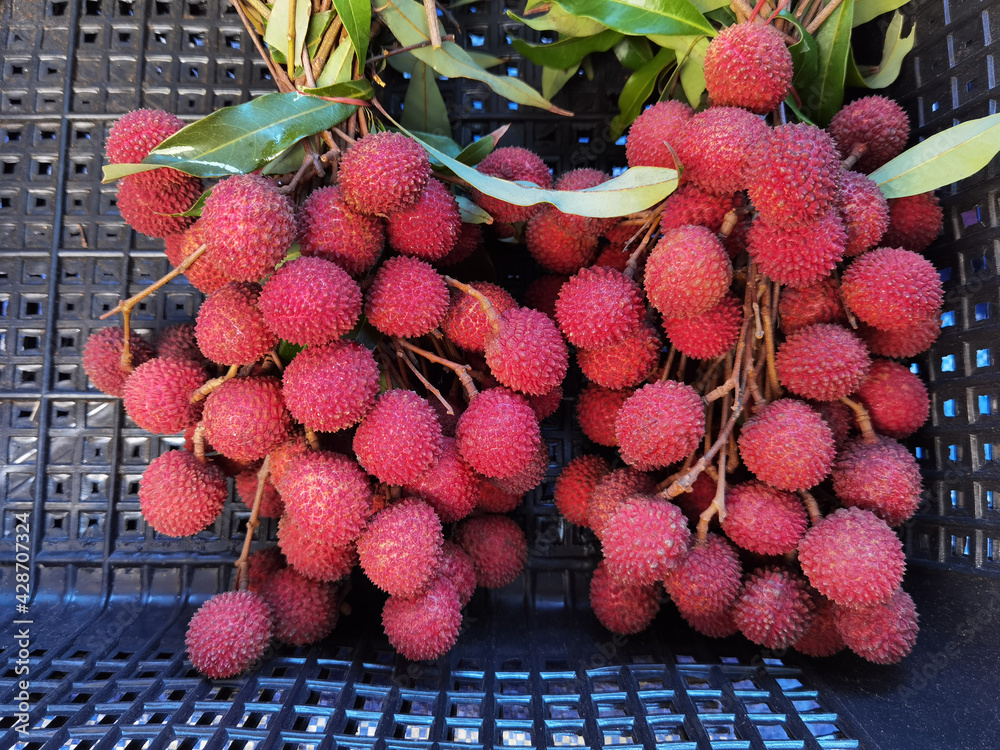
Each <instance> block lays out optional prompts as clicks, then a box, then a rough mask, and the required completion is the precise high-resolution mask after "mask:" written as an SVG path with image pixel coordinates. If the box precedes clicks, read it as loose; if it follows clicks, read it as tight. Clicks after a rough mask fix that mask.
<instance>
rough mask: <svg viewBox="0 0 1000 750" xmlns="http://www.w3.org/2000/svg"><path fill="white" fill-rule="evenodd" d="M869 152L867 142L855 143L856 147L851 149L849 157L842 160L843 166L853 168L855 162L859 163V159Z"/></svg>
mask: <svg viewBox="0 0 1000 750" xmlns="http://www.w3.org/2000/svg"><path fill="white" fill-rule="evenodd" d="M867 152H868V144H867V143H855V144H854V147H853V148H852V149H851V153H849V154H848V155H847V158H846V159H844V160H843V161H842V162H841V166H843V167H844V169H851V168H852V167H853V166H854V165H855V164H857V163H858V159H860V158H861V157H862V156H864V155H865V154H866V153H867Z"/></svg>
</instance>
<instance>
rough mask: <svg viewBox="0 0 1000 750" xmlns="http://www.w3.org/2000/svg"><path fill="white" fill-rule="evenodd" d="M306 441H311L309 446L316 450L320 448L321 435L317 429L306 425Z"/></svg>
mask: <svg viewBox="0 0 1000 750" xmlns="http://www.w3.org/2000/svg"><path fill="white" fill-rule="evenodd" d="M305 431H306V442H307V443H309V447H310V448H312V449H313V450H314V451H318V450H319V435H317V434H316V430H314V429H313V428H312V427H306V428H305Z"/></svg>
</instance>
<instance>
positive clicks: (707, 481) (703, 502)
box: [671, 473, 719, 527]
mask: <svg viewBox="0 0 1000 750" xmlns="http://www.w3.org/2000/svg"><path fill="white" fill-rule="evenodd" d="M717 490H718V483H717V482H716V481H715V480H714V479H712V478H711V477H710V476H709V475H708V474H704V473H702V474H699V475H698V478H697V479H695V480H694V484H692V485H691V489H690V490H689V491H687V492H682V493H681V494H679V495H678V496H677V497H675V498H671V502H672V503H674V504H676V505H677V507H678V508H680V509H681V510H683V511H684V515H685V516H687V517H688V521H690V522H691V523H693V524H697V523H698V520H699V518H700V517H701V514H702V513H703V512H704V511H705V510H707V509H708V506H709V505H711V504H712V501H713V500H714V499H715V493H716V491H717ZM711 523H712V525H713V526H716V527H717V526H718V525H719V522H718V519H717V518H714V517H713V519H712V521H711Z"/></svg>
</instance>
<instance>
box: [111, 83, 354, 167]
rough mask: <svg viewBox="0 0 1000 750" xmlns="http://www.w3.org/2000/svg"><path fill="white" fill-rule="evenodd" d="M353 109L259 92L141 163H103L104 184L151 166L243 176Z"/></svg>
mask: <svg viewBox="0 0 1000 750" xmlns="http://www.w3.org/2000/svg"><path fill="white" fill-rule="evenodd" d="M331 90H332V89H331ZM356 110H357V106H356V105H353V104H339V103H335V102H326V101H323V100H322V99H317V98H316V97H314V96H305V95H303V94H265V95H264V96H261V97H258V98H257V99H254V100H253V101H250V102H247V103H246V104H240V105H237V106H235V107H224V108H223V109H220V110H218V111H216V112H213V113H212V114H210V115H208V116H207V117H203V118H202V119H201V120H198V121H197V122H193V123H191V124H190V125H188V126H187V127H184V128H182V129H181V130H179V131H177V132H176V133H174V134H173V135H172V136H170V137H169V138H167V139H166V140H165V141H164V142H163V143H161V144H160V145H159V146H157V147H156V148H154V149H153V150H152V151H151V152H150V153H149V155H148V156H147V157H146V158H145V159H143V160H142V163H141V164H109V165H107V166H105V167H104V182H113V181H115V180H117V179H119V178H121V177H125V176H126V175H130V174H135V173H136V172H146V171H148V170H150V169H156V168H157V167H173V168H174V169H179V170H180V171H181V172H186V173H188V174H192V175H195V176H197V177H226V176H228V175H234V174H246V173H247V172H253V171H254V170H256V169H260V168H261V167H262V166H264V165H265V164H267V163H268V162H269V161H271V160H272V159H275V158H277V157H278V156H279V155H280V154H281V152H282V151H284V150H285V149H286V148H288V147H289V146H291V145H292V144H293V143H295V142H296V141H298V140H301V139H302V138H305V137H306V136H308V135H312V134H313V133H318V132H320V131H321V130H326V129H327V128H332V127H333V126H334V125H337V124H339V123H341V122H343V121H344V120H346V119H347V118H348V117H350V116H351V115H352V114H353V113H354V112H355V111H356Z"/></svg>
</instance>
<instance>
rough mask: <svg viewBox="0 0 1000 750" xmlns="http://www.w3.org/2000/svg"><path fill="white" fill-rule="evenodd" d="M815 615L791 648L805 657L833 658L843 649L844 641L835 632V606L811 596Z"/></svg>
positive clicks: (818, 596) (826, 600)
mask: <svg viewBox="0 0 1000 750" xmlns="http://www.w3.org/2000/svg"><path fill="white" fill-rule="evenodd" d="M813 606H814V607H815V608H816V614H815V615H814V616H813V619H812V623H811V624H810V625H809V628H808V630H806V632H805V633H804V634H803V635H802V637H801V638H799V639H798V640H797V641H795V643H794V644H792V648H794V649H795V650H796V651H799V652H800V653H803V654H806V655H807V656H833V655H834V654H835V653H837V652H838V651H841V650H843V648H844V645H845V644H844V639H843V638H842V637H841V635H840V632H839V631H838V630H837V623H836V610H837V605H836V604H834V603H833V602H831V601H830V600H829V599H827V598H826V597H825V596H820V595H819V594H814V595H813Z"/></svg>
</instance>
